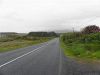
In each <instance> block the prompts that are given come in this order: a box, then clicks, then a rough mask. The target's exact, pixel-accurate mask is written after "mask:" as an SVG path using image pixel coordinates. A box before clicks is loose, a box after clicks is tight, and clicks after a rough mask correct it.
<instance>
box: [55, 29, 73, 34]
mask: <svg viewBox="0 0 100 75" xmlns="http://www.w3.org/2000/svg"><path fill="white" fill-rule="evenodd" d="M55 32H56V33H66V32H72V30H68V29H66V30H55Z"/></svg>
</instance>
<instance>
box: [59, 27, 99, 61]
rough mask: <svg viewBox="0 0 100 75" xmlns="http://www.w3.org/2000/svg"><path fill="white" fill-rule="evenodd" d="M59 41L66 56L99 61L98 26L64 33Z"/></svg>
mask: <svg viewBox="0 0 100 75" xmlns="http://www.w3.org/2000/svg"><path fill="white" fill-rule="evenodd" d="M60 41H61V46H62V48H63V49H64V53H65V55H67V56H70V57H75V58H81V59H90V60H94V59H96V60H98V59H100V28H99V27H98V26H95V25H91V26H87V27H85V28H84V29H83V30H82V31H80V32H70V33H64V34H62V35H61V38H60Z"/></svg>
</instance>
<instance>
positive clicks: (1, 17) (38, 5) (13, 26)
mask: <svg viewBox="0 0 100 75" xmlns="http://www.w3.org/2000/svg"><path fill="white" fill-rule="evenodd" d="M99 7H100V0H2V5H1V6H0V32H2V31H15V32H29V31H38V30H39V31H42V30H63V29H64V30H65V29H72V27H75V28H76V29H77V30H79V29H80V28H82V27H84V26H86V25H88V24H98V25H100V22H99V19H100V14H99V13H100V8H99Z"/></svg>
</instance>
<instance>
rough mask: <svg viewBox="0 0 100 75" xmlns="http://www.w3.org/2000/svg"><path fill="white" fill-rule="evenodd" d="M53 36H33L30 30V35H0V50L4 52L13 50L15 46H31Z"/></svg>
mask: <svg viewBox="0 0 100 75" xmlns="http://www.w3.org/2000/svg"><path fill="white" fill-rule="evenodd" d="M33 33H34V32H33ZM35 33H36V32H35ZM54 37H56V36H46V37H45V36H41V37H40V36H37V35H34V36H33V35H32V32H31V35H30V33H29V34H27V35H25V36H19V35H13V36H12V35H9V36H7V37H1V38H0V52H6V51H10V50H14V49H17V48H22V47H26V46H31V45H34V44H39V43H43V42H47V41H49V40H51V39H52V38H54Z"/></svg>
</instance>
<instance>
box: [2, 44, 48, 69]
mask: <svg viewBox="0 0 100 75" xmlns="http://www.w3.org/2000/svg"><path fill="white" fill-rule="evenodd" d="M47 45H48V44H46V45H45V46H47ZM45 46H41V47H38V48H36V49H34V50H32V51H30V52H28V53H25V54H23V55H21V56H19V57H17V58H15V59H13V60H11V61H9V62H6V63H4V64H2V65H0V68H2V67H3V66H6V65H8V64H10V63H12V62H14V61H16V60H17V59H20V58H22V57H24V56H26V55H29V54H31V53H32V52H34V51H38V49H40V48H42V47H45Z"/></svg>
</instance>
